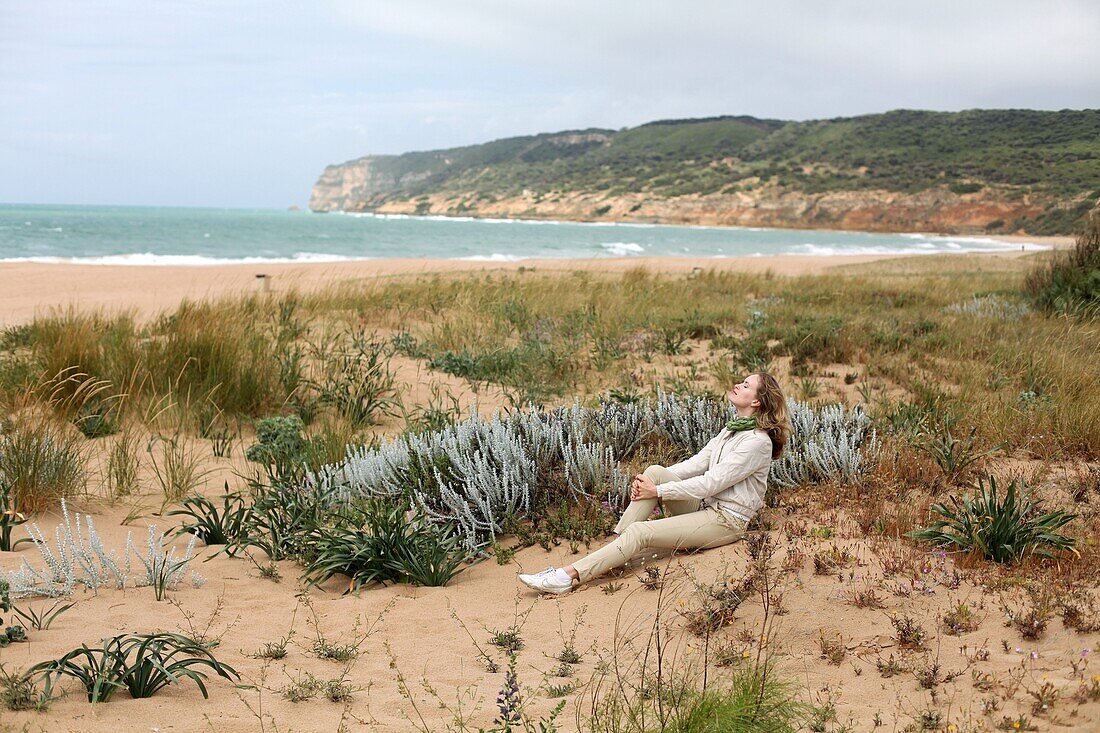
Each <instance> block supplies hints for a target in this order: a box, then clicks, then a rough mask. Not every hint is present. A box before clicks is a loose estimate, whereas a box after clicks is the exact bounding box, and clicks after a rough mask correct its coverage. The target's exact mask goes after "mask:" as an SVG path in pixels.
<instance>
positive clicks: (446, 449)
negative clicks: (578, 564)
mask: <svg viewBox="0 0 1100 733" xmlns="http://www.w3.org/2000/svg"><path fill="white" fill-rule="evenodd" d="M657 398H658V402H657V403H656V406H651V405H649V404H648V403H633V404H629V405H623V404H618V403H602V404H601V405H600V406H598V407H595V408H586V407H583V406H581V405H580V403H579V402H576V401H575V402H574V403H573V404H572V405H566V406H563V407H558V408H555V409H553V410H549V411H545V412H544V411H540V410H538V409H536V408H534V407H533V406H529V407H528V408H527V409H525V410H516V411H513V412H511V413H507V414H506V413H502V412H499V411H498V412H496V413H494V414H493V415H492V416H491V417H488V418H482V417H480V416H478V415H476V413H473V412H471V415H470V416H469V417H468V418H466V419H465V420H462V421H459V422H456V423H454V424H451V425H448V426H447V427H446V428H444V429H442V430H439V431H425V432H423V433H415V434H414V433H406V434H404V435H401V436H398V437H397V438H395V439H392V440H388V441H384V442H382V443H380V444H377V445H373V446H362V447H349V448H348V450H347V456H346V458H345V459H344V460H343V461H341V462H339V463H335V464H330V465H326V466H324V467H322V468H321V469H319V470H317V471H309V472H307V474H306V478H305V485H306V487H307V489H309V490H310V491H319V492H321V493H324V494H326V495H328V496H331V497H333V501H334V502H335V503H336V504H340V503H344V502H346V501H348V500H349V499H351V498H353V497H356V496H360V497H374V498H398V497H407V498H408V499H409V500H410V501H411V503H412V506H414V507H415V508H416V509H417V510H418V512H419V513H420V514H422V515H424V516H425V517H426V518H427V519H428V520H430V521H431V522H433V523H435V524H437V525H448V524H450V525H451V526H452V527H453V529H452V530H448V531H453V532H454V533H456V534H457V535H458V536H460V537H461V538H462V542H463V544H464V546H465V547H466V549H467V550H468V551H469V552H471V553H477V552H481V551H482V550H483V548H485V547H486V546H488V545H490V544H492V543H493V542H494V541H495V540H496V537H497V536H498V535H499V534H501V533H504V532H506V531H507V530H506V529H505V526H504V525H505V522H506V521H512V524H511V526H510V529H511V530H512V531H513V532H514V531H515V530H516V529H517V527H516V524H515V521H514V520H521V519H532V520H533V521H535V522H536V523H537V522H539V521H542V520H544V519H545V518H546V517H547V516H548V515H550V514H552V513H553V511H554V507H555V506H556V505H557V504H558V503H559V502H560V501H569V502H572V503H573V504H576V503H577V500H576V497H578V496H584V497H586V498H587V499H589V500H590V501H592V502H596V503H597V504H599V503H603V504H606V506H607V508H608V510H610V511H615V510H618V509H619V508H621V506H622V505H623V504H625V502H626V496H627V494H628V492H627V489H628V485H629V474H628V473H627V472H626V471H623V470H621V469H620V468H619V467H618V465H617V458H618V455H619V454H617V453H615V450H616V446H617V447H618V449H620V450H623V451H625V452H626V453H628V454H631V453H633V452H635V451H636V450H637V448H638V446H640V445H642V444H643V443H644V442H645V441H647V440H651V439H653V440H658V441H661V440H665V441H669V442H671V444H672V445H673V446H674V450H675V451H676V452H677V453H678V454H679V455H688V454H689V451H698V450H699V449H701V448H702V447H703V446H704V445H706V443H707V442H709V441H710V439H711V438H713V437H714V435H715V434H717V433H718V431H719V430H721V429H722V427H723V426H724V424H725V422H726V420H728V419H729V417H730V416H731V412H730V410H731V409H732V408H730V407H729V406H728V405H725V404H723V403H719V402H717V401H715V400H708V399H706V398H699V397H689V398H680V397H678V396H676V395H673V394H669V393H665V392H663V391H662V390H658V391H657ZM789 407H790V409H791V410H792V412H793V413H795V419H794V425H795V435H794V436H793V438H792V448H791V450H790V451H789V453H790V457H786V458H785V459H782V460H780V461H777V462H776V463H775V464H773V473H772V481H773V483H775V484H777V485H778V486H780V487H787V486H797V485H800V484H803V483H810V482H816V481H846V482H854V481H856V480H858V479H859V478H860V477H861V476H862V475H863V473H864V472H865V471H866V470H867V468H868V467H869V466H870V465H871V461H870V460H869V459H868V457H869V456H873V455H874V452H875V449H876V446H877V442H876V439H875V433H874V431H873V430H872V428H871V421H870V418H868V417H867V416H866V414H865V413H863V412H862V411H861V410H858V409H857V410H852V411H846V410H845V408H844V407H843V406H840V405H836V406H828V407H822V408H810V407H808V406H806V405H802V404H800V403H795V402H793V401H792V402H791V403H789ZM620 418H621V420H620ZM605 441H606V442H605ZM607 443H611V445H608V444H607ZM595 528H596V525H592V529H595ZM570 534H573V531H572V530H570V531H568V532H564V533H560V534H559V535H558V536H565V537H566V538H567V539H570V540H571V542H575V541H578V540H579V539H580V538H579V537H577V536H573V537H569V535H570ZM582 534H583V533H582ZM587 539H588V536H587V535H585V537H584V539H583V541H585V542H587ZM553 541H556V538H554V537H550V536H548V537H547V548H548V549H549V542H553ZM540 544H542V542H541V540H540Z"/></svg>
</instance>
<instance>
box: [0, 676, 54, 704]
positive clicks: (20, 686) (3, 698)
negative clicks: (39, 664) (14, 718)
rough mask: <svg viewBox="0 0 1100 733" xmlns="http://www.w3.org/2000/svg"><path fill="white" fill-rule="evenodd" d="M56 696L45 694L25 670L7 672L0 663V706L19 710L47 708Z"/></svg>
mask: <svg viewBox="0 0 1100 733" xmlns="http://www.w3.org/2000/svg"><path fill="white" fill-rule="evenodd" d="M55 699H56V698H55V697H51V696H48V695H45V694H44V693H43V692H42V690H40V689H38V685H37V684H36V683H35V681H34V679H32V678H31V677H30V676H28V675H27V674H26V673H25V672H9V671H7V670H6V669H5V668H4V665H3V664H0V707H3V708H6V709H8V710H12V711H15V712H19V711H21V710H34V711H36V712H42V711H44V710H47V709H48V708H49V706H50V703H52V702H53V701H54V700H55Z"/></svg>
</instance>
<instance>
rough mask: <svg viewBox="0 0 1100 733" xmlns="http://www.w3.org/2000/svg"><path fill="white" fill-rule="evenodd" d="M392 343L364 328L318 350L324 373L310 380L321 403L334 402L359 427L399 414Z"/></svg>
mask: <svg viewBox="0 0 1100 733" xmlns="http://www.w3.org/2000/svg"><path fill="white" fill-rule="evenodd" d="M389 354H390V346H389V344H387V343H386V342H385V341H382V340H378V339H376V338H375V337H373V336H370V335H368V334H366V333H365V332H364V331H362V330H351V331H348V332H347V333H345V334H343V336H342V338H339V339H336V340H334V341H333V342H332V343H330V344H328V345H322V346H321V347H320V348H318V350H317V356H318V359H319V361H320V362H321V366H320V373H321V374H322V377H321V378H320V379H319V380H317V381H314V382H311V383H310V386H312V387H313V388H314V389H315V390H316V392H317V394H318V395H319V397H320V400H321V403H322V404H328V405H331V406H333V407H334V408H335V409H336V410H337V411H339V412H340V413H341V414H342V415H344V416H345V417H346V418H347V419H348V420H350V421H351V423H352V424H353V425H354V426H356V427H357V428H358V427H366V426H370V425H374V424H376V423H377V422H378V421H379V420H380V419H381V418H382V417H383V416H386V415H390V416H392V415H396V414H397V410H398V406H399V399H398V393H397V386H396V384H397V383H396V375H395V373H394V371H393V370H392V369H391V368H390V366H389V361H388V359H389Z"/></svg>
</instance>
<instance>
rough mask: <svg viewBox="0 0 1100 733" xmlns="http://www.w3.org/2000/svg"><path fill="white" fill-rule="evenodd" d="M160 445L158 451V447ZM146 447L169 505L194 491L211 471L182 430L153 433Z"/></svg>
mask: <svg viewBox="0 0 1100 733" xmlns="http://www.w3.org/2000/svg"><path fill="white" fill-rule="evenodd" d="M157 447H159V448H160V450H159V451H158V450H155V449H156V448H157ZM145 449H146V451H147V452H148V453H149V465H150V466H151V467H152V469H153V476H154V477H156V480H157V483H158V484H159V485H160V488H161V491H162V492H163V493H164V503H165V504H166V505H167V504H170V503H174V502H178V501H180V500H182V499H183V497H185V496H187V495H188V494H190V493H192V492H193V491H194V490H195V489H196V488H197V487H198V485H199V484H200V483H201V482H202V480H203V479H204V478H205V477H206V476H207V475H209V473H210V472H209V471H207V470H203V469H201V468H200V467H199V456H198V454H197V453H196V452H195V450H194V448H193V447H192V446H191V445H190V443H189V442H188V441H187V439H186V437H185V436H184V435H183V434H182V433H180V432H177V433H175V434H174V435H171V436H165V435H159V434H156V435H153V436H152V437H150V438H149V442H148V443H147V444H146V446H145ZM158 454H159V455H158Z"/></svg>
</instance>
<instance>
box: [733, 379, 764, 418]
mask: <svg viewBox="0 0 1100 733" xmlns="http://www.w3.org/2000/svg"><path fill="white" fill-rule="evenodd" d="M759 388H760V375H759V374H750V375H749V376H747V377H745V379H744V380H743V381H742V382H741V384H736V385H734V387H733V389H731V390H730V391H729V392H728V393H727V394H726V399H727V400H729V401H730V404H731V405H733V406H734V407H736V408H737V410H738V412H747V411H750V410H756V409H757V408H758V407H760V400H758V399H757V398H756V390H758V389H759Z"/></svg>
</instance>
